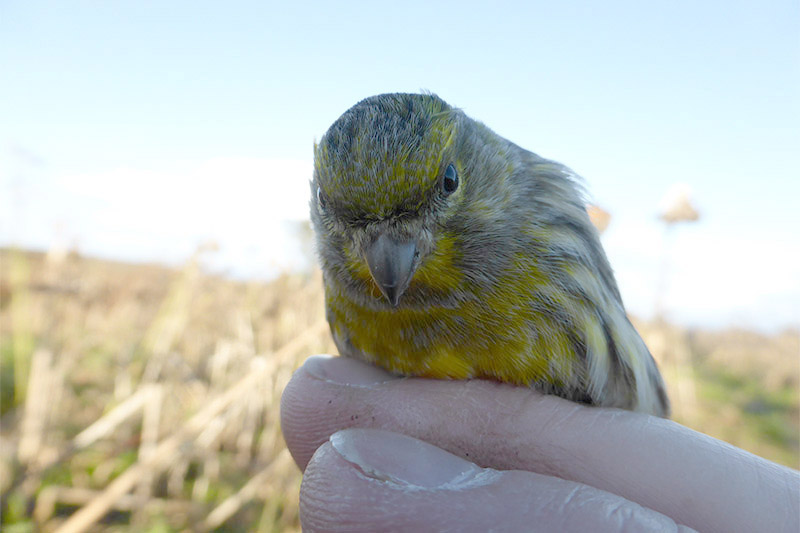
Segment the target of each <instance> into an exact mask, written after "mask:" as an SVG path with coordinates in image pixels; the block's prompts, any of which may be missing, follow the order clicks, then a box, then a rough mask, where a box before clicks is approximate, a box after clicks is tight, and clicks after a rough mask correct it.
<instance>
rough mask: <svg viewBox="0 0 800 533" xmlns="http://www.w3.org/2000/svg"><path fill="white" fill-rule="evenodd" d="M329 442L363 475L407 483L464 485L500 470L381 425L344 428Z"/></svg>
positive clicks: (441, 486) (491, 476)
mask: <svg viewBox="0 0 800 533" xmlns="http://www.w3.org/2000/svg"><path fill="white" fill-rule="evenodd" d="M330 442H331V445H332V446H333V448H334V449H335V450H336V451H337V452H338V453H339V455H341V456H342V457H343V458H344V459H345V460H346V461H348V462H350V463H352V464H354V465H355V466H357V467H358V468H359V469H360V470H361V471H362V472H363V473H364V474H365V475H367V476H369V477H371V478H374V479H378V480H381V481H389V482H393V483H396V484H399V485H403V486H406V487H416V488H424V489H448V490H453V489H464V488H466V487H470V486H475V485H479V484H484V483H487V482H489V481H491V480H492V479H494V477H496V475H497V474H499V472H498V471H496V470H492V469H484V468H480V467H478V466H477V465H475V464H473V463H470V462H469V461H466V460H464V459H462V458H460V457H457V456H455V455H453V454H451V453H448V452H446V451H444V450H442V449H440V448H437V447H436V446H433V445H431V444H428V443H427V442H423V441H421V440H417V439H415V438H412V437H408V436H406V435H401V434H400V433H393V432H391V431H385V430H381V429H363V428H352V429H345V430H342V431H338V432H336V433H334V434H333V435H331V437H330Z"/></svg>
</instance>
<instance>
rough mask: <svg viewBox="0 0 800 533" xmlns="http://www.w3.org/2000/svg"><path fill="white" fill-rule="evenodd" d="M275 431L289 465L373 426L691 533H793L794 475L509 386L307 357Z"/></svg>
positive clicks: (681, 433)
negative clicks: (652, 514) (620, 502)
mask: <svg viewBox="0 0 800 533" xmlns="http://www.w3.org/2000/svg"><path fill="white" fill-rule="evenodd" d="M282 424H283V431H284V435H285V437H286V440H287V444H288V445H289V447H290V450H291V451H292V454H293V456H294V457H295V460H296V461H297V463H298V464H299V465H300V466H301V467H304V466H305V464H306V463H307V462H308V460H309V459H310V457H311V454H312V453H313V451H314V450H315V449H316V448H317V447H318V446H320V445H321V444H322V443H323V442H325V441H326V440H327V439H328V437H329V436H330V435H331V434H332V433H334V432H335V431H337V430H339V429H342V428H348V427H368V428H383V429H390V430H393V431H397V432H400V433H404V434H406V435H410V436H413V437H416V438H419V439H422V440H424V441H426V442H430V443H432V444H435V445H437V446H439V447H441V448H444V449H446V450H448V451H450V452H452V453H454V454H456V455H459V456H461V457H465V458H467V459H469V460H471V461H474V462H475V463H477V464H479V465H481V466H489V467H493V468H497V469H501V470H509V469H521V470H528V471H532V472H538V473H542V474H547V475H553V476H558V477H561V478H564V479H568V480H572V481H577V482H581V483H585V484H588V485H591V486H594V487H597V488H600V489H603V490H606V491H609V492H612V493H615V494H619V495H620V496H623V497H624V498H626V499H628V500H631V501H635V502H638V503H639V504H641V505H643V506H645V507H648V508H651V509H655V510H657V511H659V512H661V513H663V514H665V515H668V516H670V517H671V518H673V519H674V520H676V521H677V522H679V523H683V524H687V525H689V526H691V527H694V528H696V529H702V530H709V531H748V530H749V531H758V530H762V531H766V530H769V531H794V530H796V529H797V524H798V523H799V522H800V488H798V487H800V481H798V480H799V479H800V477H799V476H798V474H797V473H796V472H794V471H791V470H789V469H786V468H783V467H779V466H778V465H775V464H773V463H770V462H768V461H765V460H763V459H760V458H758V457H756V456H753V455H751V454H748V453H746V452H744V451H742V450H739V449H737V448H734V447H732V446H729V445H727V444H725V443H722V442H720V441H717V440H715V439H712V438H710V437H707V436H705V435H701V434H699V433H696V432H694V431H691V430H689V429H687V428H684V427H682V426H680V425H678V424H675V423H673V422H670V421H667V420H662V419H659V418H655V417H649V416H645V415H638V414H635V413H629V412H626V411H620V410H616V409H601V408H587V407H583V406H581V405H578V404H575V403H572V402H567V401H565V400H562V399H560V398H556V397H553V396H545V395H541V394H538V393H536V392H535V391H532V390H530V389H526V388H521V387H511V386H508V385H503V384H498V383H494V382H489V381H482V380H472V381H467V382H458V381H441V380H427V379H407V378H404V379H393V378H392V377H391V376H390V375H388V374H386V373H385V372H382V371H380V370H378V369H375V368H373V367H371V366H370V365H365V364H363V363H360V362H358V361H355V360H352V359H346V358H331V359H323V358H311V359H309V360H308V361H307V362H306V364H305V365H304V366H303V367H302V368H301V369H299V370H298V372H297V373H296V374H295V376H294V377H293V379H292V381H291V382H290V383H289V385H288V386H287V388H286V391H285V393H284V397H283V402H282ZM754 509H756V510H757V511H755V512H754Z"/></svg>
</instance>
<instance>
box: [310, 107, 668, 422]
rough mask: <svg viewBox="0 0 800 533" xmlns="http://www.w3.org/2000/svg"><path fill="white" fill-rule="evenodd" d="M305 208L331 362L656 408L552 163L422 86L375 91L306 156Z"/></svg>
mask: <svg viewBox="0 0 800 533" xmlns="http://www.w3.org/2000/svg"><path fill="white" fill-rule="evenodd" d="M312 193H313V200H312V204H311V217H312V223H313V225H314V229H315V233H316V237H317V247H318V253H319V257H320V261H321V265H322V268H323V273H324V279H325V289H326V296H325V299H326V306H327V312H328V320H329V322H330V325H331V331H332V333H333V335H334V339H335V341H336V344H337V346H338V347H339V350H340V351H341V353H342V355H346V356H350V357H356V358H359V359H362V360H366V361H369V362H372V363H375V364H377V365H380V366H382V367H384V368H386V369H388V370H390V371H392V372H396V373H399V374H403V375H416V376H425V377H431V378H450V379H466V378H490V379H496V380H500V381H503V382H509V383H514V384H517V385H525V386H532V387H536V388H538V389H540V390H543V391H545V392H548V393H553V394H558V395H560V396H563V397H566V398H569V399H572V400H576V401H581V402H585V403H589V404H593V405H604V406H615V407H623V408H628V409H635V410H639V411H644V412H649V413H653V414H657V415H661V416H666V415H667V414H668V402H667V399H666V395H665V393H664V387H663V383H662V381H661V377H660V374H659V372H658V369H657V368H656V365H655V363H654V361H653V359H652V357H651V356H650V354H649V352H648V351H647V348H646V347H645V345H644V343H643V342H642V340H641V338H640V337H639V336H638V334H637V333H636V331H635V330H634V329H633V327H632V326H631V324H630V322H629V321H628V319H627V318H626V316H625V311H624V308H623V306H622V302H621V299H620V296H619V291H618V290H617V287H616V282H615V280H614V277H613V274H612V273H611V269H610V267H609V265H608V262H607V260H606V257H605V254H604V253H603V250H602V248H601V246H600V244H599V239H598V237H597V233H596V231H595V230H594V228H593V227H592V225H591V223H590V222H589V218H588V215H587V214H586V211H585V208H584V204H583V201H582V198H581V196H580V191H579V190H578V188H577V186H576V184H575V181H574V179H573V177H572V175H571V173H570V172H569V170H568V169H566V168H565V167H563V166H561V165H558V164H557V163H554V162H552V161H548V160H546V159H542V158H540V157H539V156H536V155H535V154H532V153H530V152H527V151H525V150H523V149H521V148H519V147H518V146H516V145H514V144H512V143H510V142H508V141H506V140H505V139H503V138H502V137H499V136H498V135H496V134H495V133H494V132H492V131H491V130H489V129H488V128H486V127H485V126H483V125H482V124H480V123H478V122H475V121H473V120H471V119H470V118H468V117H467V116H466V115H464V114H463V113H462V112H460V111H459V110H457V109H454V108H451V107H450V106H448V105H447V104H446V103H445V102H443V101H442V100H441V99H439V98H438V97H436V96H433V95H409V94H395V95H380V96H376V97H372V98H369V99H366V100H364V101H362V102H360V103H359V104H357V105H356V106H354V107H353V108H351V109H350V110H349V111H348V112H346V113H345V114H344V115H342V117H341V118H340V119H339V120H337V121H336V122H335V123H334V125H333V126H331V128H330V129H329V130H328V132H327V133H326V134H325V136H324V137H323V138H322V139H321V141H320V143H319V145H318V146H317V147H316V149H315V173H314V180H313V182H312Z"/></svg>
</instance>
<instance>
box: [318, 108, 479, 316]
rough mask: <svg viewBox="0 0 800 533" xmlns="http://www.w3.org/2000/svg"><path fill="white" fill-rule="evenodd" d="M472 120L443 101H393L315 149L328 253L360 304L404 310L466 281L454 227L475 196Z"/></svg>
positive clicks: (353, 114)
mask: <svg viewBox="0 0 800 533" xmlns="http://www.w3.org/2000/svg"><path fill="white" fill-rule="evenodd" d="M466 121H469V119H468V118H467V117H466V116H465V115H464V114H463V113H461V112H460V111H458V110H456V109H454V108H452V107H450V106H449V105H448V104H447V103H445V102H444V101H442V100H441V99H440V98H438V97H436V96H434V95H430V94H385V95H379V96H374V97H371V98H367V99H365V100H363V101H361V102H359V103H358V104H356V105H355V106H353V107H352V108H351V109H349V110H348V111H347V112H345V113H344V114H343V115H342V116H341V117H340V118H339V119H338V120H337V121H336V122H335V123H334V124H333V125H332V126H331V127H330V129H329V130H328V131H327V132H326V133H325V135H324V136H323V137H322V139H321V140H320V142H319V144H317V145H316V146H315V162H314V179H313V181H312V184H311V192H312V199H311V220H312V224H313V225H314V229H315V232H316V236H317V247H318V253H319V256H320V259H321V262H322V267H323V269H324V270H325V272H326V275H328V276H334V277H335V278H336V279H337V280H338V281H339V282H340V285H341V286H343V287H345V289H346V290H348V291H350V292H351V293H352V294H351V295H352V296H356V295H357V294H359V293H360V294H361V295H362V296H363V297H364V298H362V301H366V300H371V301H372V305H375V304H376V302H375V300H379V301H382V302H381V303H379V305H384V306H386V305H391V306H394V307H397V306H398V305H401V304H402V303H406V304H413V302H414V299H415V297H414V296H413V295H412V294H411V293H413V292H415V291H416V292H420V291H422V292H424V291H426V290H427V291H440V292H442V291H447V290H448V289H452V288H453V286H454V285H455V284H457V283H458V282H459V281H460V278H461V274H460V272H459V269H458V267H457V263H458V246H457V243H456V240H457V236H456V235H454V234H453V232H451V231H448V228H451V229H452V228H453V227H455V226H457V220H456V219H457V218H458V217H459V213H460V212H462V209H461V206H462V205H463V203H464V202H465V200H466V198H467V196H468V195H469V193H470V183H469V176H468V172H467V169H465V168H464V166H465V159H464V158H463V157H462V154H461V152H462V151H463V144H464V135H463V134H464V126H465V125H466V124H467V122H466ZM412 283H413V285H412ZM409 286H412V287H413V288H414V290H409ZM378 291H379V292H378ZM404 295H405V296H406V297H405V299H404ZM376 297H377V298H376ZM420 297H421V296H420ZM420 301H422V300H421V299H420Z"/></svg>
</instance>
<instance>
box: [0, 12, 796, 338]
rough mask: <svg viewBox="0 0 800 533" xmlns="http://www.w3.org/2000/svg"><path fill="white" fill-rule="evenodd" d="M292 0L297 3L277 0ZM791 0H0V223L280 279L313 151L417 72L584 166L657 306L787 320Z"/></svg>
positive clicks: (792, 240)
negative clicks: (668, 218) (696, 217)
mask: <svg viewBox="0 0 800 533" xmlns="http://www.w3.org/2000/svg"><path fill="white" fill-rule="evenodd" d="M290 4H291V5H290ZM799 6H800V4H798V3H797V2H796V1H795V2H789V1H785V2H779V1H774V2H771V1H767V2H722V1H719V2H716V1H709V2H690V1H677V2H669V3H666V2H659V3H656V2H636V1H630V2H621V1H610V2H588V1H587V2H570V1H567V2H552V1H548V2H537V1H531V2H519V3H512V2H403V3H395V4H394V5H391V6H387V7H384V6H381V5H380V4H379V3H376V2H342V3H332V2H306V3H303V2H297V3H289V2H281V3H278V2H227V3H219V2H189V1H174V2H132V1H130V2H124V1H119V2H103V3H101V2H44V1H42V2H23V1H15V0H6V1H5V2H3V3H2V4H1V5H0V80H1V81H0V244H7V243H17V244H22V245H27V246H35V247H40V248H48V247H50V246H54V245H77V246H78V247H79V249H80V250H82V251H83V252H85V253H87V254H93V255H102V256H106V257H117V258H122V259H133V260H160V261H166V262H170V263H177V264H179V263H180V262H181V261H184V260H185V259H186V258H187V257H188V256H189V255H191V253H192V251H193V250H194V248H195V247H196V246H197V245H198V244H199V243H201V242H205V241H207V240H215V241H216V242H217V243H218V244H219V246H220V250H219V251H218V252H216V254H214V255H213V256H212V257H210V258H209V259H208V263H209V266H210V268H213V269H215V270H218V271H224V272H230V273H234V274H237V275H241V276H259V277H264V276H268V275H269V274H270V273H272V272H274V271H275V269H276V268H280V267H281V266H282V265H295V264H297V256H298V254H299V252H298V246H297V245H296V238H295V237H294V236H293V235H292V234H291V232H290V230H287V228H288V227H290V226H287V222H286V221H295V220H299V219H302V218H303V217H304V216H305V211H306V204H307V199H306V195H307V190H308V189H307V185H306V183H307V180H308V178H309V177H310V169H311V157H312V155H311V146H312V143H313V140H314V139H315V138H319V137H320V136H321V135H322V134H323V133H324V131H325V129H326V128H327V127H328V126H329V125H330V124H331V122H333V121H334V120H335V119H336V117H338V116H339V115H340V114H341V113H342V112H343V111H344V110H345V109H347V108H348V107H350V106H351V105H353V104H354V103H355V102H357V101H358V100H359V99H361V98H363V97H366V96H369V95H372V94H376V93H381V92H392V91H411V92H415V91H419V90H421V89H424V90H430V91H433V92H435V93H437V94H439V95H440V96H441V97H443V98H444V99H445V100H447V101H448V102H450V103H451V104H454V105H456V106H459V107H461V108H463V109H464V110H465V111H466V112H467V114H469V115H470V116H472V117H473V118H476V119H478V120H481V121H483V122H485V123H486V124H487V125H489V126H490V127H491V128H492V129H494V130H495V131H496V132H498V133H499V134H500V135H503V136H504V137H507V138H509V139H510V140H512V141H514V142H515V143H517V144H519V145H521V146H523V147H525V148H528V149H530V150H532V151H534V152H536V153H539V154H540V155H543V156H545V157H549V158H553V159H556V160H559V161H561V162H563V163H565V164H567V165H568V166H570V167H572V168H573V169H574V170H575V171H576V172H578V173H579V174H581V175H582V176H583V177H584V178H585V180H586V185H587V189H588V191H589V192H590V194H591V196H592V198H593V200H594V201H595V202H596V203H598V204H599V205H601V206H602V207H604V208H605V209H607V210H608V211H610V212H611V214H612V217H613V218H612V222H611V226H610V227H609V229H608V231H607V232H606V234H605V235H604V236H603V239H604V244H605V246H606V249H607V251H608V254H609V257H610V259H611V261H612V264H613V266H614V267H615V269H616V271H617V275H618V279H619V282H620V286H621V289H622V292H623V296H624V298H625V300H626V302H627V304H628V307H629V308H630V309H631V311H633V312H634V313H636V314H640V315H644V316H648V315H649V314H651V313H652V311H653V304H654V301H655V286H656V283H657V281H656V280H657V279H658V269H659V265H660V262H661V258H662V254H663V249H664V248H663V228H662V227H661V226H660V225H659V223H658V222H657V221H656V215H657V213H658V210H659V202H660V200H661V198H662V197H663V195H664V194H665V193H666V192H667V191H668V190H669V189H670V188H671V187H672V186H673V185H674V184H675V183H685V184H687V185H688V186H689V187H690V188H691V190H692V193H693V199H694V201H695V202H696V204H697V206H698V207H699V209H700V210H701V212H702V219H701V220H700V222H698V223H696V224H693V225H687V226H684V227H679V228H677V231H675V232H674V235H672V236H671V239H670V241H671V244H670V250H671V253H670V256H669V257H670V269H669V272H670V277H669V291H668V295H667V297H666V300H665V305H666V308H667V311H668V313H669V316H671V317H672V318H674V319H675V320H678V321H680V322H683V323H687V324H699V325H714V326H719V325H726V324H731V323H732V324H736V325H741V326H754V327H759V328H762V329H775V328H778V327H782V326H785V325H787V324H797V323H798V321H800V259H798V258H800V239H799V238H798V229H800V214H798V211H799V210H798V205H797V203H798V198H800V162H798V153H799V152H800V150H798V147H800V97H799V96H798V95H800V37H798V36H799V35H800V7H799Z"/></svg>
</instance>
